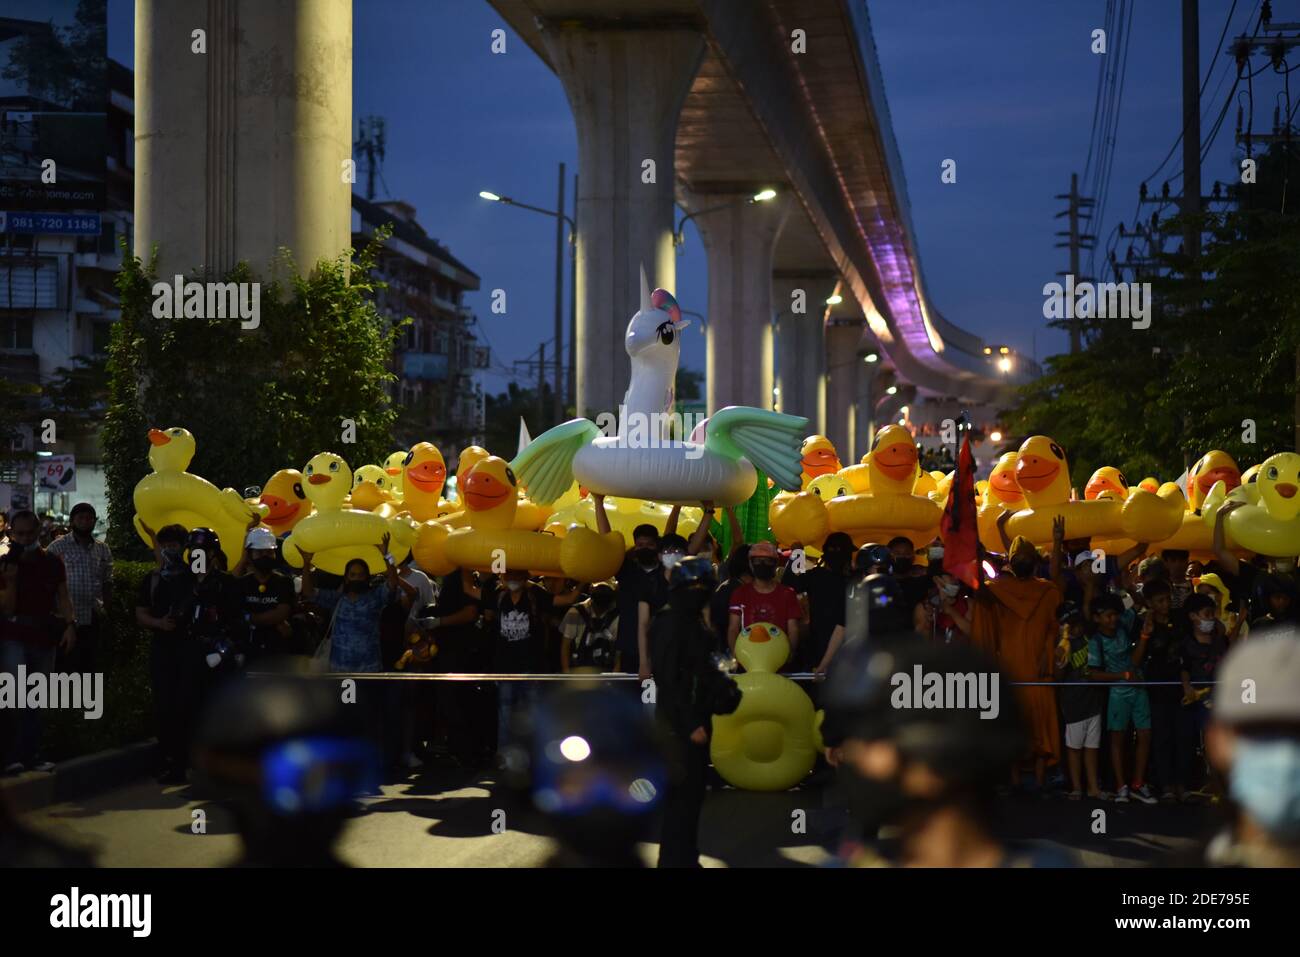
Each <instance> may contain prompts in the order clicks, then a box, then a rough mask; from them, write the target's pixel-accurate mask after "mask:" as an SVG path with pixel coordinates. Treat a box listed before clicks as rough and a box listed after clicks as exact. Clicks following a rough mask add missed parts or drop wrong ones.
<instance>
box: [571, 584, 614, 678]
mask: <svg viewBox="0 0 1300 957" xmlns="http://www.w3.org/2000/svg"><path fill="white" fill-rule="evenodd" d="M617 587H618V586H617V585H616V583H614V582H612V581H604V582H596V583H595V584H594V585H592V586H591V594H590V597H588V598H587V599H586V600H585V601H580V602H578V603H577V604H575V605H573V606H571V607H570V608H569V610H568V611H566V612H565V613H564V620H563V621H562V622H561V623H560V632H561V634H562V636H563V637H562V639H561V642H560V670H561V671H563V672H564V673H565V674H570V673H571V672H575V671H576V672H587V673H595V674H605V673H608V672H611V671H618V670H619V655H618V604H617V598H618V594H617Z"/></svg>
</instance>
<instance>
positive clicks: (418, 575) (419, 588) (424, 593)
mask: <svg viewBox="0 0 1300 957" xmlns="http://www.w3.org/2000/svg"><path fill="white" fill-rule="evenodd" d="M397 574H398V575H400V576H401V577H402V581H404V582H406V583H407V584H408V585H410V586H411V587H413V588H414V589H415V592H416V595H415V599H414V600H413V601H412V602H411V613H410V615H408V616H407V617H408V618H418V617H419V616H420V613H421V612H422V611H424V609H425V608H427V607H428V606H429V605H432V604H433V599H434V593H433V582H431V581H429V576H428V575H426V574H425V573H424V572H422V571H420V570H419V569H418V568H412V567H411V566H410V565H407V566H406V567H405V568H401V569H398V572H397Z"/></svg>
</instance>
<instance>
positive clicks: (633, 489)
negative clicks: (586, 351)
mask: <svg viewBox="0 0 1300 957" xmlns="http://www.w3.org/2000/svg"><path fill="white" fill-rule="evenodd" d="M688 324H689V320H687V319H683V318H682V311H681V308H680V307H679V306H678V305H677V300H676V299H674V298H673V296H672V293H670V292H668V291H667V290H665V289H656V290H655V291H654V292H650V291H649V290H648V288H647V284H646V279H645V273H644V272H642V274H641V308H640V310H639V311H638V312H637V313H636V315H634V316H633V317H632V320H631V321H630V322H629V323H628V324H627V335H626V337H625V339H624V345H625V347H626V349H627V354H628V356H629V357H630V358H631V360H632V378H631V382H630V383H629V384H628V389H627V394H626V395H625V396H624V398H623V404H622V405H621V406H620V407H619V415H618V429H617V434H616V435H602V434H601V430H600V429H599V428H598V427H597V426H596V424H595V423H593V422H591V421H589V420H587V419H571V420H569V421H568V422H564V423H562V424H560V425H557V426H555V427H554V428H553V429H550V430H548V431H546V432H544V433H542V434H541V435H540V436H538V437H537V438H536V439H534V440H533V442H532V443H531V444H530V445H529V446H528V447H527V448H526V449H524V450H523V451H522V452H520V453H519V455H518V457H516V458H515V460H514V461H513V462H511V463H510V465H511V467H512V468H513V469H514V471H515V473H516V474H517V475H518V476H519V478H520V481H521V482H522V484H523V485H524V486H525V487H526V488H527V489H528V495H529V497H530V498H532V499H533V500H534V501H536V502H541V503H542V504H544V505H545V504H549V503H551V502H553V501H555V499H557V498H559V497H560V495H562V494H563V493H564V492H565V490H566V489H568V488H569V487H570V486H571V485H572V483H573V480H574V479H575V478H576V479H577V480H578V482H579V483H580V484H581V485H583V486H585V487H586V488H588V489H589V490H591V491H592V492H594V493H597V494H600V495H613V496H621V497H626V498H634V499H648V500H652V501H656V502H666V503H668V504H672V505H695V504H697V503H699V502H702V501H711V502H713V503H715V504H716V505H719V506H729V505H739V504H740V503H741V502H744V501H746V500H747V499H748V498H749V497H750V496H751V495H753V494H754V488H755V484H756V482H757V473H756V472H755V466H757V467H758V468H760V469H762V470H763V471H764V472H766V473H767V474H768V475H770V476H771V477H772V480H773V481H774V482H775V483H776V484H778V485H780V486H781V487H782V488H784V489H789V490H792V491H797V490H798V488H799V483H800V474H799V473H800V470H801V468H802V466H801V465H800V452H799V448H800V443H801V442H802V441H803V436H804V434H805V433H806V431H807V426H808V420H807V419H806V418H804V417H803V416H794V415H783V414H781V413H779V412H771V411H768V410H766V409H754V408H749V407H747V406H728V407H727V408H725V409H720V410H718V411H717V412H716V413H715V414H714V415H712V416H710V417H709V418H707V419H705V420H704V422H702V423H701V424H700V426H698V427H697V428H696V429H695V430H694V432H693V433H692V434H691V437H690V439H687V440H680V439H673V438H670V437H669V436H668V435H667V428H666V422H669V421H671V420H672V418H671V413H672V407H673V382H674V380H675V379H676V377H677V364H678V360H679V358H680V355H681V341H680V333H681V330H682V329H684V328H685V327H686V326H687V325H688Z"/></svg>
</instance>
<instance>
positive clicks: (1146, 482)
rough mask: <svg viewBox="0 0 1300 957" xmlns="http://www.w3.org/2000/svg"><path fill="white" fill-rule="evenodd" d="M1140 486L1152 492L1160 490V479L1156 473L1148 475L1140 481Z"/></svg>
mask: <svg viewBox="0 0 1300 957" xmlns="http://www.w3.org/2000/svg"><path fill="white" fill-rule="evenodd" d="M1138 488H1140V489H1142V490H1143V491H1146V492H1152V493H1155V492H1159V491H1160V480H1159V479H1158V478H1156V477H1155V476H1154V475H1148V476H1147V477H1146V478H1144V479H1143V480H1142V481H1140V482H1138Z"/></svg>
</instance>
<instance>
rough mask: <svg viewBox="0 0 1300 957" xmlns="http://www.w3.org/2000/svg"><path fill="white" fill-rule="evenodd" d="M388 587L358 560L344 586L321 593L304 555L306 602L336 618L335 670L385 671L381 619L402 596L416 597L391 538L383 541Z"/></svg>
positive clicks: (332, 637) (351, 565)
mask: <svg viewBox="0 0 1300 957" xmlns="http://www.w3.org/2000/svg"><path fill="white" fill-rule="evenodd" d="M378 548H379V554H380V555H381V556H383V558H384V579H385V580H384V584H383V585H382V586H379V587H376V586H375V585H373V584H372V583H371V575H370V569H369V567H368V566H367V564H366V561H365V559H361V558H354V559H352V560H351V561H349V562H348V563H347V565H346V566H345V567H344V569H343V587H342V588H338V589H320V590H317V588H316V585H315V582H314V580H313V578H314V576H313V572H314V569H313V568H312V563H311V562H312V555H311V554H310V553H309V552H303V553H302V600H303V601H310V602H315V603H316V604H317V605H319V606H320V607H321V608H323V609H324V610H325V611H326V612H327V613H330V614H331V615H332V618H331V623H330V626H329V636H330V670H331V671H383V670H384V665H383V661H382V659H381V657H380V654H379V619H380V617H381V616H382V615H383V612H384V608H385V606H387V605H388V603H389V602H391V601H396V600H397V596H398V594H401V593H404V594H407V595H409V596H411V598H412V599H414V597H415V587H414V586H413V585H411V584H409V583H408V582H404V581H402V579H401V578H400V577H399V576H398V574H397V565H396V563H395V562H394V561H393V560H392V556H391V555H389V554H388V536H387V535H385V536H384V537H383V540H382V541H381V542H380V544H379V546H378Z"/></svg>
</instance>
